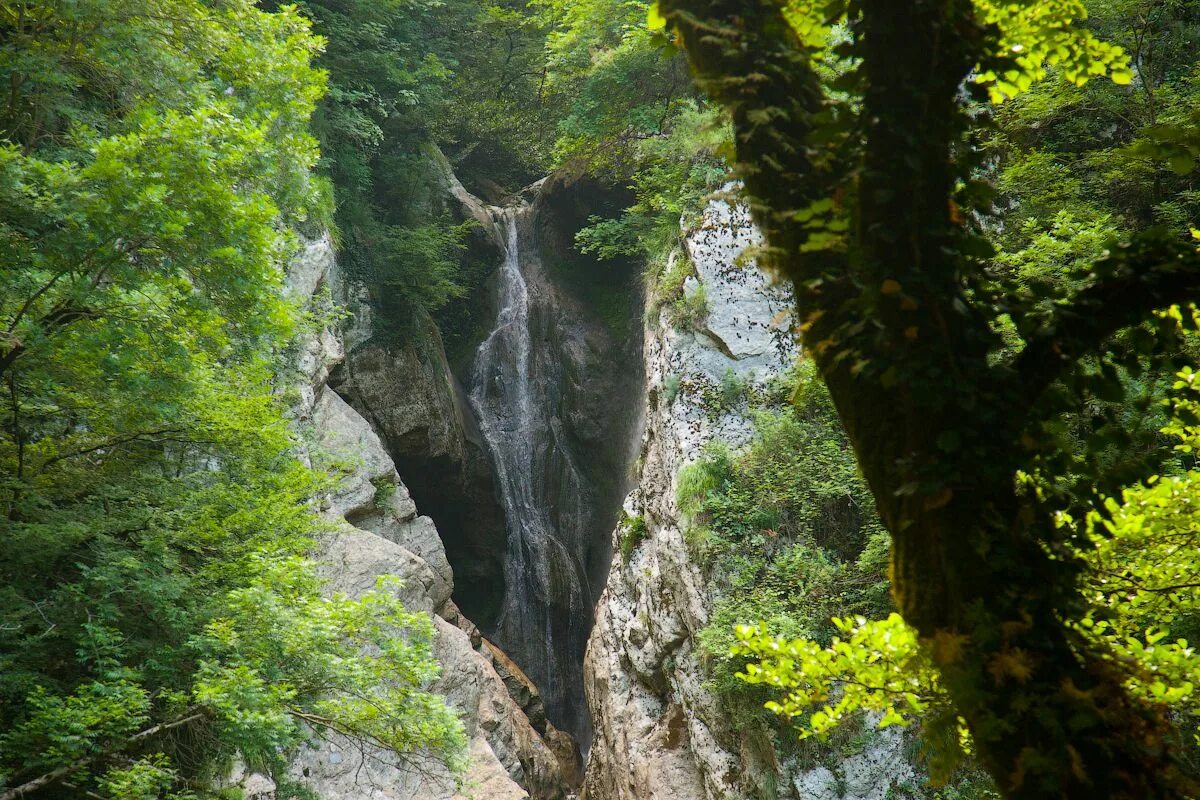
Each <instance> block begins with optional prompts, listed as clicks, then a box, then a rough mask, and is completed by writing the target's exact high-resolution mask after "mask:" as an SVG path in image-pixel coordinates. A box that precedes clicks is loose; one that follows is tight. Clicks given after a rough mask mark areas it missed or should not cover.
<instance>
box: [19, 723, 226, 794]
mask: <svg viewBox="0 0 1200 800" xmlns="http://www.w3.org/2000/svg"><path fill="white" fill-rule="evenodd" d="M204 716H205V713H204V712H203V711H197V710H195V709H194V708H193V709H189V710H188V713H187V714H186V715H185V716H182V717H177V718H176V719H173V720H171V721H170V722H163V723H160V724H158V725H155V726H154V727H152V728H147V729H146V730H144V731H139V732H138V733H135V734H134V735H133V736H130V737H129V738H128V739H126V740H125V741H124V742H122V743H121V746H120V747H118V748H109V749H108V750H104V751H102V752H99V753H89V754H88V755H86V756H81V757H79V758H77V759H75V760H74V761H72V762H71V763H70V764H64V765H63V766H61V767H59V768H58V769H53V770H50V771H49V772H47V773H45V774H43V775H39V776H38V777H36V778H34V779H33V780H31V781H26V782H25V783H23V784H21V785H20V786H14V787H13V788H12V789H9V790H8V791H6V792H4V793H3V794H0V800H17V798H20V797H25V796H26V795H30V794H33V793H34V792H37V791H40V790H42V789H44V788H46V787H47V786H49V785H50V784H52V783H54V782H55V781H58V780H61V779H62V778H65V777H66V776H68V775H70V774H71V773H72V772H77V771H79V770H81V769H83V768H84V767H86V766H87V765H88V764H90V763H92V762H93V761H96V760H98V759H100V758H103V757H105V756H110V755H112V754H113V753H116V752H118V751H120V750H123V749H125V748H127V747H129V746H131V745H134V744H137V743H138V742H141V741H145V740H146V739H149V738H151V737H153V736H157V735H158V734H160V733H166V732H167V731H169V730H173V729H175V728H179V727H182V726H184V725H187V724H189V723H192V722H195V721H196V720H198V719H201V718H203V717H204Z"/></svg>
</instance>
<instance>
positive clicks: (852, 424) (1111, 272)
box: [651, 0, 1200, 799]
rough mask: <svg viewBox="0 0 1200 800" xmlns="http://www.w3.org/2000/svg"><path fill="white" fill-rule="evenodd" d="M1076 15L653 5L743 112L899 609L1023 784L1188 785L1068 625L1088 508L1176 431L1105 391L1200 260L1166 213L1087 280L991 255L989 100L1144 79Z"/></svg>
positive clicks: (1131, 366) (1143, 472)
mask: <svg viewBox="0 0 1200 800" xmlns="http://www.w3.org/2000/svg"><path fill="white" fill-rule="evenodd" d="M1083 13H1084V12H1083V7H1082V4H1081V3H1079V2H1073V0H1057V1H1056V2H1032V0H1024V2H1013V3H1006V4H1002V5H992V4H990V3H987V2H982V0H980V2H972V0H854V1H853V2H845V0H834V2H829V3H823V2H816V3H813V2H808V3H805V2H797V3H793V4H790V5H786V6H785V5H784V4H781V3H780V2H778V0H660V2H659V5H658V7H657V8H656V9H655V10H654V11H652V13H651V18H652V23H653V22H655V21H657V22H659V23H660V24H663V25H665V26H666V27H668V28H669V29H670V30H671V31H672V32H673V34H674V35H675V37H676V40H677V42H679V43H680V44H681V45H682V47H683V48H684V50H685V51H686V52H687V55H688V57H689V59H690V61H691V64H692V67H693V70H694V71H695V73H696V76H697V78H698V80H699V82H700V84H701V86H702V88H703V89H704V90H705V91H707V92H708V93H709V94H710V95H711V96H712V97H713V98H714V99H715V100H716V101H718V102H719V103H721V104H722V105H723V106H725V107H726V109H727V110H728V111H729V112H730V114H731V116H732V118H733V122H734V126H735V134H736V159H735V160H736V165H737V168H738V170H739V172H740V174H741V177H742V179H743V181H744V185H745V197H746V199H747V201H748V202H749V204H750V206H751V209H752V212H753V215H754V218H755V221H756V222H757V224H758V225H759V226H760V227H761V229H762V230H763V232H764V234H765V236H766V240H767V248H766V253H765V257H766V261H767V262H768V264H769V265H770V266H771V267H772V268H773V269H775V270H776V271H777V272H778V273H779V274H781V275H782V276H785V277H786V278H787V279H788V280H790V281H791V283H792V284H793V285H794V287H795V295H796V303H797V307H798V312H799V321H800V329H801V335H802V339H803V343H804V345H805V347H806V348H807V350H808V352H809V354H810V355H811V356H812V358H813V359H814V360H815V362H816V364H817V367H818V369H819V371H820V373H821V375H822V377H823V378H824V380H825V382H826V383H827V384H828V386H829V389H830V393H831V395H832V397H833V400H834V403H835V405H836V407H837V409H838V413H839V415H840V416H841V418H842V420H843V422H844V423H845V426H846V429H847V431H848V434H849V436H850V439H851V442H852V443H853V446H854V449H855V452H856V455H857V458H858V461H859V463H860V465H861V467H862V470H863V473H864V475H865V477H866V479H867V481H868V483H869V485H870V487H871V489H872V491H873V492H874V494H875V497H876V499H877V503H878V507H879V511H880V515H881V517H882V519H883V521H884V523H885V525H886V526H887V528H888V529H889V530H890V532H891V534H892V537H893V554H892V577H893V591H894V595H895V599H896V602H897V604H898V607H899V610H900V612H901V614H902V615H903V617H904V619H905V620H906V621H907V622H908V623H909V624H910V625H911V626H913V628H914V629H915V630H916V631H917V633H918V635H919V636H920V637H921V639H922V641H924V642H926V643H927V644H929V645H931V646H930V647H929V651H930V653H931V656H932V658H933V660H934V663H935V665H936V667H937V669H938V671H939V672H940V676H941V680H942V683H943V685H944V688H945V690H946V691H947V693H948V694H949V696H950V698H951V699H952V701H953V703H954V705H955V708H956V710H957V712H958V714H959V715H960V716H961V718H962V719H963V720H965V722H966V725H967V727H968V728H969V730H970V733H971V735H972V737H973V739H974V742H975V746H976V748H977V752H978V755H979V758H980V760H981V762H982V763H983V765H984V766H985V768H986V769H987V770H988V771H989V772H990V773H991V774H992V775H993V776H994V778H995V779H996V781H997V784H998V785H999V787H1000V788H1001V790H1002V791H1003V792H1004V793H1005V794H1006V796H1008V797H1014V798H1042V797H1082V796H1106V797H1120V798H1139V799H1140V798H1150V797H1188V796H1195V794H1196V793H1197V792H1200V784H1198V783H1197V781H1196V778H1195V776H1192V775H1189V774H1188V773H1187V770H1186V768H1185V767H1184V766H1183V762H1182V761H1181V759H1180V758H1179V757H1178V754H1177V753H1176V752H1175V750H1174V749H1173V747H1172V744H1171V743H1172V741H1173V733H1172V729H1171V725H1170V722H1169V720H1168V718H1167V711H1166V707H1165V706H1164V705H1161V704H1156V703H1153V702H1151V701H1150V700H1147V699H1144V698H1142V697H1138V696H1134V695H1133V694H1131V693H1130V692H1129V690H1128V688H1127V679H1128V677H1129V674H1128V671H1129V669H1130V666H1129V665H1128V664H1126V663H1124V662H1122V661H1121V660H1120V659H1118V658H1116V657H1114V655H1113V654H1112V653H1111V652H1108V651H1106V650H1104V649H1103V648H1102V647H1100V646H1098V645H1097V644H1096V641H1095V640H1094V639H1089V638H1087V637H1085V636H1083V635H1082V634H1081V633H1080V632H1079V627H1078V626H1077V625H1076V624H1075V623H1076V622H1077V621H1078V620H1081V619H1083V618H1084V617H1085V615H1086V614H1087V610H1088V603H1087V600H1086V599H1085V596H1084V594H1083V593H1082V592H1081V591H1080V588H1079V578H1080V573H1081V570H1082V568H1083V567H1082V560H1081V559H1080V558H1079V556H1078V553H1079V551H1080V548H1081V547H1086V539H1087V537H1086V532H1085V531H1083V530H1082V526H1081V525H1080V524H1073V523H1071V522H1070V520H1072V519H1074V520H1083V519H1085V518H1086V517H1087V516H1088V514H1087V512H1089V511H1092V510H1096V509H1099V510H1100V511H1101V513H1104V505H1103V503H1102V502H1101V498H1102V497H1103V496H1105V495H1114V494H1116V493H1117V492H1118V491H1119V488H1120V487H1122V486H1125V485H1128V484H1129V483H1132V482H1135V481H1137V480H1139V479H1144V478H1146V477H1148V476H1150V475H1151V474H1152V472H1153V470H1154V467H1155V463H1154V459H1155V454H1156V453H1157V452H1159V449H1156V448H1153V447H1147V446H1145V444H1146V443H1145V442H1141V441H1139V440H1138V437H1139V436H1140V435H1141V434H1139V433H1138V432H1136V431H1129V430H1126V428H1125V426H1124V425H1123V424H1122V420H1121V419H1120V411H1119V408H1118V407H1119V406H1120V403H1119V402H1113V401H1120V400H1121V399H1122V398H1123V395H1124V391H1125V388H1124V387H1125V380H1126V377H1127V376H1130V375H1141V374H1143V373H1144V371H1146V370H1147V369H1149V370H1152V371H1162V370H1166V369H1170V368H1171V367H1173V366H1175V365H1174V361H1175V359H1176V354H1178V353H1179V352H1180V344H1179V340H1178V337H1179V335H1180V333H1181V331H1182V330H1183V329H1185V328H1194V327H1195V319H1194V317H1193V315H1192V314H1190V313H1180V312H1179V311H1178V308H1177V307H1178V306H1179V305H1180V304H1186V303H1188V302H1189V301H1190V300H1192V299H1194V298H1195V297H1197V295H1198V294H1200V255H1198V254H1197V252H1196V247H1195V243H1194V242H1189V241H1187V240H1186V239H1185V238H1184V237H1181V236H1178V235H1177V234H1176V233H1175V232H1169V231H1165V230H1161V229H1152V230H1148V231H1145V232H1143V233H1140V234H1138V235H1137V236H1135V237H1134V238H1132V239H1130V240H1128V241H1123V242H1119V243H1114V245H1113V247H1111V248H1110V249H1109V250H1108V252H1107V255H1106V256H1105V257H1104V258H1103V259H1102V260H1100V261H1098V262H1097V263H1094V264H1091V265H1090V267H1089V268H1088V269H1086V270H1084V271H1083V272H1081V273H1080V274H1079V275H1077V276H1074V277H1075V278H1077V280H1072V281H1068V282H1066V283H1065V284H1062V285H1049V284H1038V283H1032V284H1020V283H1018V282H1016V281H1014V280H1012V279H1010V278H1007V277H1006V276H1005V275H1004V274H1003V273H1001V272H999V271H996V270H993V269H991V268H990V265H989V257H990V256H991V255H992V250H991V248H990V246H989V245H988V244H987V242H986V240H985V239H984V238H983V236H982V235H981V234H982V226H983V225H984V224H986V220H987V216H988V214H989V213H990V206H991V202H990V201H991V194H990V190H989V186H988V185H987V183H986V181H984V180H982V179H981V177H980V176H981V175H984V174H986V170H985V169H984V165H981V164H979V163H978V160H979V159H978V155H977V154H978V149H977V148H974V147H972V136H973V135H974V134H975V133H976V132H977V131H978V130H979V129H980V128H981V127H982V126H984V125H986V124H987V118H986V115H985V114H984V113H983V111H981V109H982V107H983V104H982V103H981V102H980V101H983V100H986V99H987V98H988V95H989V94H990V96H991V98H992V99H998V98H1002V97H1004V96H1008V95H1011V94H1013V93H1015V92H1018V91H1020V90H1021V88H1022V87H1023V86H1027V85H1028V83H1029V82H1030V81H1031V80H1034V79H1036V78H1038V77H1041V75H1042V74H1044V72H1045V69H1046V65H1047V63H1049V64H1051V65H1052V66H1054V68H1055V69H1056V70H1057V71H1058V72H1060V73H1061V74H1063V75H1065V76H1066V77H1067V78H1069V79H1071V80H1075V81H1082V80H1086V79H1087V77H1088V76H1089V75H1098V74H1105V73H1110V74H1111V77H1112V78H1113V79H1114V80H1117V81H1119V82H1128V80H1129V78H1130V75H1129V74H1128V71H1127V69H1126V68H1125V67H1124V66H1123V65H1122V57H1121V54H1120V53H1119V51H1117V50H1116V49H1115V48H1111V47H1109V46H1106V45H1104V44H1103V43H1102V42H1099V41H1097V40H1096V39H1094V38H1093V37H1091V36H1090V35H1088V34H1087V33H1086V32H1080V31H1079V29H1078V28H1073V27H1072V25H1071V23H1072V21H1073V20H1074V19H1078V18H1080V17H1081V16H1082V15H1083ZM837 21H841V22H843V23H844V29H843V30H844V34H842V35H839V36H837V37H834V40H835V41H837V42H838V44H836V46H832V47H831V46H829V45H828V44H826V42H827V41H828V37H825V36H823V35H822V32H823V30H822V29H824V31H827V30H828V28H829V25H830V24H831V23H833V22H837ZM1072 31H1074V32H1072ZM834 60H836V61H837V62H838V64H839V65H840V67H841V69H839V70H834V72H836V73H838V74H837V76H836V77H835V78H833V79H832V80H830V79H829V78H828V75H829V73H830V72H831V70H829V69H826V67H828V66H829V65H830V63H831V62H832V61H834ZM1172 309H1174V310H1172ZM1118 335H1120V339H1119V342H1117V343H1116V344H1114V337H1116V336H1118ZM1084 398H1092V399H1096V398H1098V399H1099V400H1101V401H1109V404H1108V405H1105V403H1103V402H1101V403H1093V404H1092V406H1093V407H1092V408H1091V409H1090V411H1089V415H1090V419H1089V420H1088V422H1089V423H1090V424H1089V425H1087V426H1086V428H1087V432H1086V433H1085V434H1084V435H1083V440H1082V442H1079V441H1076V442H1074V443H1073V442H1071V441H1070V440H1068V439H1067V438H1066V437H1064V436H1063V435H1062V434H1061V433H1060V432H1059V431H1060V428H1061V425H1059V424H1058V423H1060V421H1061V418H1062V417H1063V415H1064V414H1066V413H1068V412H1069V411H1076V410H1077V409H1078V408H1079V407H1080V406H1081V405H1082V402H1081V401H1082V399H1084ZM1138 402H1140V403H1149V402H1150V400H1149V399H1148V398H1143V399H1140V400H1139V401H1138ZM1114 453H1115V454H1116V455H1115V456H1114ZM939 642H940V643H943V644H945V643H953V646H941V647H939V646H937V645H938V643H939Z"/></svg>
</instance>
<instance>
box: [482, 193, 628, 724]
mask: <svg viewBox="0 0 1200 800" xmlns="http://www.w3.org/2000/svg"><path fill="white" fill-rule="evenodd" d="M539 189H540V191H537V190H535V191H531V192H530V193H529V194H531V195H534V196H535V197H534V199H532V201H531V200H530V199H527V198H523V197H519V196H518V197H514V198H510V200H509V201H508V202H507V203H506V205H504V206H493V207H485V210H486V212H487V213H488V214H489V215H490V217H491V219H492V226H491V229H492V230H494V231H495V232H496V236H497V240H498V241H499V242H500V244H501V246H502V248H501V249H502V250H503V259H502V262H501V265H500V268H499V269H498V271H497V274H496V276H495V279H494V280H495V284H494V288H495V294H494V307H495V311H494V314H493V320H494V321H493V323H492V324H491V326H490V330H489V331H488V333H487V335H486V336H485V337H484V339H483V341H482V343H481V344H480V346H479V347H478V349H477V350H476V352H475V355H474V359H473V361H472V364H471V369H470V372H469V378H468V379H467V380H466V381H465V382H466V383H467V384H468V397H469V400H470V404H471V408H472V410H473V411H474V415H475V418H476V420H477V422H478V425H479V430H480V435H481V438H482V440H483V442H484V443H485V446H486V448H487V450H488V453H489V456H490V459H491V463H492V467H493V474H494V475H495V478H496V483H497V488H498V489H499V495H500V498H501V502H502V505H503V507H504V510H505V515H506V524H507V543H506V547H505V550H504V574H505V582H504V584H505V594H504V597H503V600H502V603H501V606H500V611H499V614H498V616H497V617H496V620H495V622H494V624H492V625H490V626H487V625H485V626H484V629H485V631H487V632H488V634H489V635H490V636H491V637H492V638H494V640H495V641H496V643H497V644H498V645H499V646H500V647H501V648H503V650H504V651H505V652H506V653H507V654H508V655H509V656H510V657H511V658H512V659H513V661H514V662H516V664H519V665H520V667H521V669H523V670H524V672H526V673H527V674H528V675H529V677H530V678H532V680H533V681H534V683H536V685H537V686H538V687H539V688H540V690H541V692H542V695H543V697H544V698H545V701H546V713H547V715H548V717H549V719H550V720H551V721H553V722H554V724H556V725H558V726H559V727H561V728H563V729H565V730H567V731H569V732H571V733H572V734H574V735H575V736H576V737H577V738H579V739H581V740H583V741H585V742H586V737H587V736H588V720H587V716H586V713H585V710H584V708H583V704H582V683H583V674H582V663H583V654H584V647H585V644H586V641H587V636H588V633H589V631H590V627H591V619H592V611H593V608H594V604H595V602H596V600H597V599H598V596H599V589H600V586H601V585H602V582H603V580H604V578H605V576H606V574H607V570H608V565H609V561H610V559H611V550H610V540H609V535H608V534H609V531H610V530H611V527H612V525H613V523H614V522H615V520H616V517H617V514H618V512H619V502H620V497H621V495H622V494H623V493H624V489H625V480H624V476H625V475H627V474H628V473H627V466H628V464H629V462H630V460H631V456H632V452H631V450H632V448H631V447H630V444H631V442H632V441H633V439H634V436H633V432H634V431H635V430H636V423H637V418H638V415H637V413H636V409H637V408H638V406H639V404H640V394H641V393H640V387H641V383H640V380H639V379H640V370H639V369H638V365H639V363H640V359H638V358H637V357H636V353H637V349H638V346H639V345H640V340H639V339H638V338H637V337H636V336H629V335H626V336H624V337H621V336H620V335H619V331H618V330H614V329H613V326H611V325H610V324H606V320H604V319H602V318H601V317H600V315H599V314H597V312H596V310H595V309H594V308H592V307H589V305H588V304H587V303H586V302H585V301H584V298H586V297H588V295H587V294H586V293H580V294H575V293H573V292H572V291H571V288H572V286H571V281H572V280H573V279H574V280H578V279H579V277H580V275H579V274H573V273H588V274H590V269H591V268H592V267H593V265H590V264H581V263H578V262H577V261H574V260H573V258H577V256H576V255H575V254H574V252H573V241H572V240H573V236H574V230H573V229H571V228H570V227H569V226H570V224H571V221H572V219H573V217H572V215H570V214H567V213H564V212H563V209H562V208H561V207H560V202H561V201H562V197H561V196H560V195H559V194H556V192H555V191H554V190H552V189H548V188H545V187H542V186H539ZM559 191H560V192H561V189H560V190H559ZM564 226H566V227H564ZM564 239H565V240H566V243H565V246H564V245H563V240H564ZM622 288H626V287H622ZM635 298H636V295H634V296H630V297H627V298H626V300H627V306H628V313H629V314H632V312H633V311H634V310H635V308H636V306H635V303H634V302H633V301H634V300H635ZM607 322H611V320H609V321H607ZM627 330H636V327H635V326H627Z"/></svg>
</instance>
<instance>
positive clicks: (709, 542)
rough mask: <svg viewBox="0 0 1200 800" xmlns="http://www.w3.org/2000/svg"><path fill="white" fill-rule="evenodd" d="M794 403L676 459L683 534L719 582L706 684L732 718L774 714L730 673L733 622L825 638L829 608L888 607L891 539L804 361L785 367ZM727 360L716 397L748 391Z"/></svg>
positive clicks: (876, 612) (756, 691)
mask: <svg viewBox="0 0 1200 800" xmlns="http://www.w3.org/2000/svg"><path fill="white" fill-rule="evenodd" d="M792 381H793V383H794V384H795V388H796V390H795V392H794V396H795V398H796V399H795V403H794V404H793V405H788V406H784V407H782V408H776V409H768V410H763V411H760V412H758V413H757V415H756V417H755V436H754V439H753V440H752V441H751V443H750V445H749V446H748V447H747V448H746V449H745V450H744V451H743V452H740V453H736V454H735V453H731V452H730V451H729V449H728V448H727V447H724V446H723V445H720V444H711V445H709V446H707V447H706V448H705V449H704V451H703V452H702V455H701V458H700V460H698V461H696V462H695V463H693V464H689V465H687V466H686V467H684V468H683V469H682V470H680V473H679V476H678V480H677V489H676V492H677V499H678V504H679V508H680V511H681V512H682V513H683V514H684V516H685V519H686V528H685V538H686V540H687V541H688V543H689V546H690V547H691V548H692V552H693V555H694V556H695V557H696V559H697V560H698V561H699V563H700V564H701V565H702V567H703V568H704V569H705V571H706V572H707V576H708V578H709V581H710V583H711V585H713V586H715V587H717V588H718V589H719V590H721V596H720V598H719V599H718V600H717V602H716V603H715V605H714V608H713V613H712V616H711V618H710V620H709V623H708V625H707V626H706V627H705V628H704V629H703V630H702V631H701V632H700V634H699V636H698V642H699V645H700V650H701V652H702V653H703V654H704V656H705V658H706V663H707V665H708V668H709V674H710V676H711V678H712V681H713V688H714V690H715V691H716V692H717V694H718V696H720V697H722V698H723V700H724V702H725V704H726V707H727V710H728V712H729V714H730V717H731V719H733V720H734V722H735V724H738V725H744V724H749V723H750V722H752V721H755V720H766V719H768V718H769V717H770V715H768V714H767V713H766V712H764V711H762V702H763V701H764V700H765V699H767V695H766V693H765V692H764V691H763V690H762V688H761V687H750V686H747V685H746V684H744V683H742V682H741V681H739V680H737V679H736V674H737V673H738V672H739V671H740V670H741V669H742V668H743V667H744V666H745V664H746V663H747V659H746V658H745V657H740V656H732V655H730V648H731V646H732V645H733V644H734V635H733V628H734V626H735V625H736V624H738V623H754V622H765V623H767V625H768V626H769V628H770V630H772V631H773V632H782V631H787V633H786V634H782V635H786V636H790V637H798V636H803V637H807V638H813V639H818V640H825V641H827V640H828V638H829V637H830V636H831V635H832V633H833V628H832V626H831V624H830V617H832V616H833V615H835V614H837V615H847V614H864V615H866V616H883V615H886V613H887V611H888V610H889V609H890V599H889V597H888V586H887V578H886V574H887V562H888V550H889V538H888V536H887V534H886V532H885V531H884V529H883V527H882V525H881V523H880V522H879V520H878V519H877V518H876V516H875V513H874V510H873V509H874V503H873V501H872V498H871V495H870V492H869V491H868V489H867V487H866V484H865V483H864V482H863V480H862V478H861V476H860V475H859V474H858V470H857V467H856V465H855V462H854V459H853V455H852V454H851V451H850V449H849V444H848V442H847V440H846V437H845V433H844V431H843V430H842V428H841V425H840V423H839V422H838V419H837V417H836V415H835V414H834V410H833V407H832V404H831V403H830V401H829V398H828V395H827V393H826V392H825V390H824V387H823V386H822V385H821V384H820V383H819V382H818V381H817V380H816V378H815V377H814V374H813V370H812V367H811V365H808V364H802V365H801V366H799V367H798V368H797V371H796V373H795V374H794V375H793V376H792ZM746 388H747V385H746V382H745V381H744V380H743V379H741V378H739V377H738V376H737V375H736V373H734V372H733V371H732V370H730V371H729V372H727V373H726V375H725V376H724V377H723V379H722V381H721V385H720V400H721V401H722V402H724V403H728V404H732V403H734V402H737V401H738V400H740V399H741V398H742V397H743V396H744V395H745V393H746Z"/></svg>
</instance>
